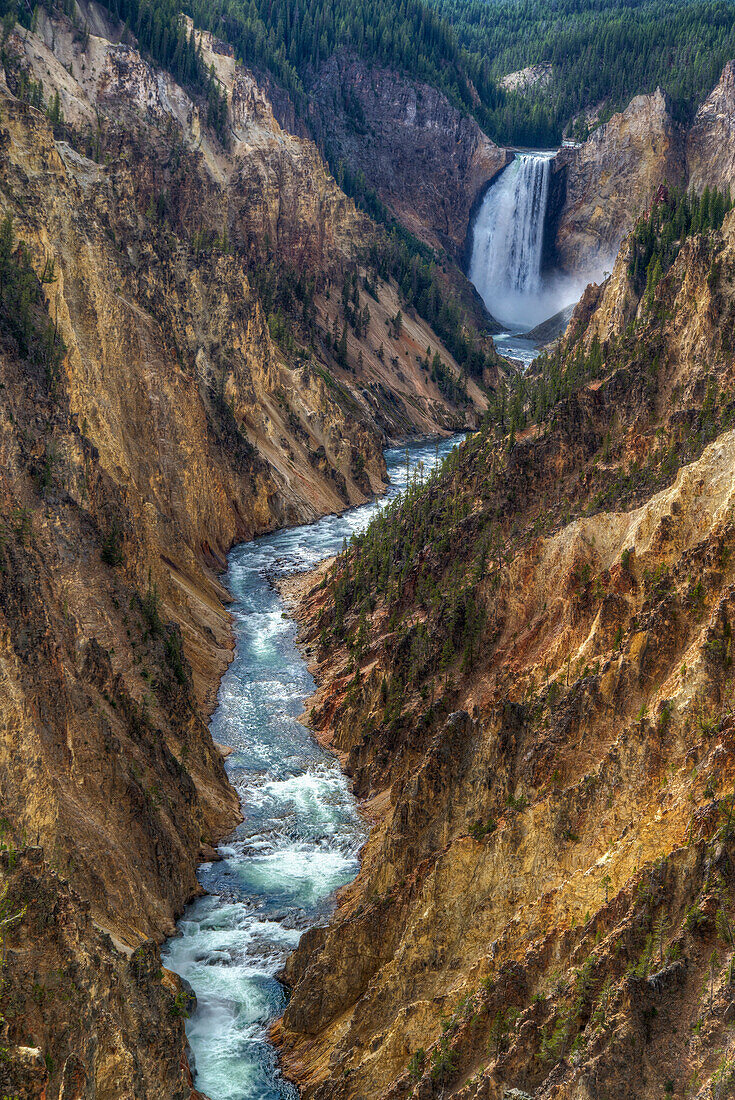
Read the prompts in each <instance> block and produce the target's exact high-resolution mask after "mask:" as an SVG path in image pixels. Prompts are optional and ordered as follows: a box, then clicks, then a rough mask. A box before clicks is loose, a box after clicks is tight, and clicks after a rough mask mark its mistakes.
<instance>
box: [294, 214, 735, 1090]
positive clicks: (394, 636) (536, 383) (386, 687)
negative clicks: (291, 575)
mask: <svg viewBox="0 0 735 1100" xmlns="http://www.w3.org/2000/svg"><path fill="white" fill-rule="evenodd" d="M660 201H662V202H665V201H666V200H665V199H663V198H662V199H661V200H660ZM664 221H665V220H664ZM631 247H632V244H631ZM630 268H631V256H630V254H629V253H628V254H624V255H621V257H620V258H619V260H618V263H617V265H616V268H615V271H614V273H613V275H612V278H611V279H610V280H609V282H608V283H607V284H606V285H605V287H603V288H602V290H601V291H594V292H590V296H588V298H587V300H586V301H584V302H583V303H582V305H581V306H580V307H579V310H578V313H577V316H576V317H575V319H574V320H573V322H572V326H571V328H570V331H569V335H568V337H567V341H566V343H565V344H564V346H563V347H562V348H561V349H559V350H558V351H557V352H556V353H555V354H554V355H552V356H550V357H548V358H546V359H545V360H543V359H542V360H541V361H540V362H539V364H538V365H537V368H536V373H535V375H534V374H533V373H532V374H531V375H530V376H527V377H526V378H525V379H523V380H520V381H519V382H518V383H517V385H516V387H515V388H511V390H510V391H509V392H508V393H507V394H506V396H505V398H503V397H502V395H501V396H500V398H499V403H498V404H497V405H495V407H494V408H493V409H492V410H491V414H490V418H489V422H488V424H487V426H486V427H485V428H484V429H483V431H481V432H480V433H478V434H476V435H475V436H474V437H472V439H471V440H470V441H469V442H468V443H467V444H465V445H464V446H463V447H462V448H461V449H460V451H459V453H458V454H457V456H456V457H455V458H454V459H452V460H450V461H449V463H448V464H447V466H446V468H445V470H444V472H443V473H442V475H441V476H440V477H439V478H437V479H435V480H434V481H432V482H431V483H430V484H429V485H428V486H420V485H419V484H418V483H417V484H416V486H415V487H414V489H413V491H412V493H411V494H410V496H409V499H408V500H407V501H406V502H405V503H404V504H403V505H402V506H401V507H397V508H395V509H394V510H393V511H392V512H390V513H389V514H388V515H387V516H385V517H384V518H383V519H382V520H381V521H379V522H378V523H376V524H375V525H374V526H373V528H372V529H371V530H370V531H369V532H368V533H367V534H366V535H365V536H364V537H363V538H362V539H361V540H360V541H359V542H358V544H357V546H355V547H354V548H353V549H352V550H350V551H349V552H348V553H347V554H346V555H344V556H342V557H341V558H340V559H338V560H337V562H336V564H335V565H333V566H329V567H327V568H326V569H325V570H323V571H322V574H321V576H317V577H316V578H314V579H312V580H307V581H305V582H302V583H301V584H300V585H297V586H296V587H295V590H294V591H292V596H293V598H294V600H295V606H296V608H297V611H298V614H299V615H300V617H301V620H302V635H303V641H304V645H305V646H306V647H307V648H308V649H309V651H310V652H311V655H312V658H313V661H314V670H315V674H316V677H317V680H318V683H319V685H320V686H319V691H318V693H317V695H316V696H315V698H314V700H313V709H312V711H311V717H312V722H313V725H314V728H315V729H316V730H317V732H318V735H319V736H320V737H321V738H323V739H325V740H326V741H328V742H329V743H330V744H332V745H334V747H335V748H336V749H337V750H338V751H340V752H341V753H343V754H344V758H345V762H346V767H347V770H348V772H349V774H350V775H351V776H352V777H353V779H354V783H355V787H356V790H357V792H358V793H359V794H360V795H361V796H362V797H363V799H364V800H365V802H364V807H365V812H366V814H368V815H369V817H370V818H371V820H373V822H374V824H373V828H372V831H371V834H370V839H369V841H368V844H367V848H366V851H365V855H364V859H363V865H362V869H361V872H360V875H359V876H358V878H357V880H356V882H355V883H354V884H353V885H352V886H351V887H349V888H348V889H346V890H345V891H344V892H343V894H342V896H341V900H340V904H339V907H338V909H337V912H336V914H335V917H334V918H333V920H332V921H331V923H330V924H329V925H328V926H327V927H326V928H325V929H318V930H314V931H312V932H311V933H309V934H308V935H307V936H306V937H305V938H304V940H303V941H302V944H301V945H300V947H299V949H298V950H297V952H296V954H295V955H294V956H293V957H292V959H291V960H290V962H289V964H288V966H287V968H286V974H285V976H286V978H287V980H288V981H289V983H290V984H291V985H292V987H293V993H292V997H291V1000H290V1003H289V1006H288V1008H287V1010H286V1013H285V1015H284V1017H283V1020H282V1021H281V1022H280V1023H279V1024H278V1025H277V1027H276V1028H275V1029H274V1036H275V1038H276V1040H277V1041H278V1043H279V1045H280V1047H281V1049H282V1052H283V1058H284V1065H285V1067H286V1069H287V1072H289V1073H291V1074H293V1075H294V1076H295V1077H296V1078H297V1079H298V1080H299V1082H300V1083H301V1086H302V1088H303V1090H304V1094H305V1095H306V1096H309V1097H319V1098H327V1097H335V1096H338V1097H345V1098H347V1097H358V1096H370V1097H379V1096H385V1097H387V1096H390V1097H406V1096H416V1097H421V1098H422V1100H423V1098H426V1097H431V1096H447V1095H456V1096H462V1097H467V1098H470V1097H482V1098H492V1100H495V1098H497V1100H500V1098H510V1097H514V1098H515V1097H518V1098H520V1097H526V1096H533V1097H551V1096H554V1097H556V1098H561V1097H569V1098H572V1097H574V1098H575V1100H581V1098H590V1100H591V1098H599V1097H603V1096H604V1097H620V1098H623V1097H626V1098H631V1097H636V1098H639V1097H640V1098H644V1097H645V1098H648V1097H651V1098H653V1097H660V1096H662V1095H674V1096H682V1097H683V1096H698V1097H702V1098H704V1097H705V1096H707V1097H709V1096H724V1095H727V1090H728V1089H729V1088H731V1085H732V1081H733V1080H734V1079H735V1051H734V1050H733V1047H732V1039H731V1035H730V1025H729V1022H728V1021H730V1020H731V1019H732V1015H733V1012H735V1007H734V1006H735V993H734V990H735V986H734V984H733V965H732V964H733V948H734V944H735V939H734V937H733V935H732V927H733V920H734V919H735V895H734V894H733V890H734V889H735V835H734V834H733V805H734V801H735V796H734V795H733V782H734V779H735V768H734V761H733V752H734V751H735V746H734V744H733V715H732V655H731V648H732V646H731V635H732V615H733V608H732V594H733V584H734V583H735V573H734V572H733V540H734V539H735V529H734V528H733V505H734V503H735V498H734V496H733V494H734V492H735V482H734V481H733V470H735V432H734V431H733V429H732V423H733V413H734V411H735V409H734V407H733V389H732V387H733V376H732V354H731V351H732V340H733V333H734V330H733V322H734V314H733V309H734V307H735V218H733V215H732V214H731V215H729V217H728V218H727V219H726V220H725V222H724V225H723V228H722V230H721V231H711V232H708V233H705V234H697V233H694V234H692V235H690V236H688V237H687V238H686V239H685V240H682V241H680V242H679V247H678V251H677V254H676V256H675V258H674V259H673V261H672V262H671V265H670V266H668V267H667V269H666V270H665V273H664V274H663V276H662V278H661V279H660V281H658V282H657V283H655V284H654V286H653V288H652V289H650V288H649V290H648V292H641V290H640V286H639V285H637V284H636V283H635V281H634V279H633V275H632V274H631V271H630ZM595 296H596V297H595ZM623 299H624V300H623ZM315 582H316V583H315Z"/></svg>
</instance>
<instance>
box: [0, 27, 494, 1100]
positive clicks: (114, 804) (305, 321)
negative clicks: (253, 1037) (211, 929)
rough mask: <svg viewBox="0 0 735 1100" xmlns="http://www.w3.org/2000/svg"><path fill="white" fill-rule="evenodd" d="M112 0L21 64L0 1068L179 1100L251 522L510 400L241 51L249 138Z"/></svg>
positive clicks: (3, 110) (5, 367) (363, 492)
mask: <svg viewBox="0 0 735 1100" xmlns="http://www.w3.org/2000/svg"><path fill="white" fill-rule="evenodd" d="M86 21H87V28H84V27H82V26H81V25H80V22H79V20H77V22H76V23H74V22H72V21H71V20H70V19H68V18H66V17H65V16H63V15H58V16H55V17H54V19H53V20H51V19H50V18H49V17H48V15H47V14H46V13H45V12H44V11H43V10H40V11H39V16H38V24H37V32H36V33H30V32H28V31H26V30H23V29H21V28H16V30H15V31H11V33H10V34H9V36H8V37H7V40H6V42H5V53H4V64H5V71H4V73H3V76H2V81H0V150H1V152H0V223H2V232H1V233H0V237H1V241H0V264H1V265H2V294H1V295H0V311H1V317H0V320H1V324H0V384H1V386H2V391H1V392H2V399H1V401H0V454H1V455H2V463H1V464H0V499H1V500H2V508H1V509H0V512H1V514H2V523H1V524H0V685H1V693H2V698H3V706H2V713H1V714H0V727H1V729H2V749H1V752H0V813H1V814H2V836H3V840H2V844H3V846H4V848H5V849H6V852H7V853H9V855H8V859H9V860H10V862H9V863H8V864H7V874H5V875H4V876H3V887H2V890H3V891H4V893H3V895H2V898H3V901H2V904H3V906H4V907H5V908H4V913H5V914H6V915H7V916H8V917H9V918H12V920H10V921H9V924H8V927H7V931H6V932H5V949H6V950H7V957H8V960H9V964H8V965H9V967H10V972H11V976H10V978H9V980H8V981H6V982H5V983H4V986H3V992H2V1021H0V1023H1V1025H2V1042H3V1049H4V1050H5V1052H6V1054H7V1058H4V1060H3V1066H2V1071H1V1076H2V1082H3V1089H4V1091H5V1092H7V1094H8V1095H14V1096H15V1095H17V1096H18V1097H26V1096H27V1097H37V1096H39V1095H44V1096H45V1097H46V1098H47V1100H51V1098H52V1097H57V1096H63V1097H65V1098H66V1097H72V1096H80V1097H81V1096H85V1097H86V1096H90V1097H91V1096H95V1097H98V1098H101V1097H105V1098H108V1097H109V1098H112V1097H119V1098H121V1100H122V1098H123V1097H125V1098H126V1100H127V1098H129V1097H140V1098H141V1100H143V1098H146V1100H147V1098H150V1097H153V1096H161V1097H162V1098H163V1097H164V1096H165V1097H171V1096H181V1097H182V1098H183V1097H188V1096H189V1095H190V1093H191V1087H192V1086H191V1075H190V1073H189V1070H188V1066H187V1063H186V1058H185V1054H184V1033H183V1018H184V1016H185V1014H186V1006H187V1003H188V1002H187V996H186V993H185V991H183V990H181V989H179V988H178V986H177V983H176V981H175V980H174V979H173V978H172V977H171V976H168V975H166V974H165V973H162V971H161V968H160V959H159V957H158V950H157V947H156V943H157V942H160V941H161V940H162V938H163V937H165V936H167V935H169V934H170V933H171V932H172V931H173V929H174V921H175V919H176V917H177V916H178V915H179V914H180V912H181V910H182V908H183V906H184V904H185V903H186V901H187V900H188V899H189V898H191V897H192V896H193V895H194V894H195V893H196V892H197V890H198V885H197V881H196V875H195V870H196V866H197V863H198V862H200V861H201V860H202V859H203V858H208V857H211V856H212V855H213V854H214V853H213V850H212V847H211V846H212V844H213V843H214V842H215V841H216V840H217V839H218V838H219V837H221V836H222V835H223V834H224V833H226V832H227V831H228V830H229V829H230V828H232V827H233V826H234V824H235V823H236V822H237V820H238V817H239V810H238V806H237V800H236V797H235V794H234V792H233V791H232V789H231V788H230V786H229V784H228V782H227V778H226V775H225V771H224V767H223V763H222V759H221V756H220V753H219V751H218V749H217V747H216V746H215V745H214V744H213V742H212V739H211V736H210V734H209V732H208V729H207V724H206V721H207V717H208V714H209V713H210V712H211V709H212V708H213V706H214V703H215V699H216V691H217V684H218V681H219V677H220V676H221V674H222V672H223V670H224V669H225V668H226V666H227V663H228V662H229V660H230V657H231V635H230V627H229V617H228V613H227V610H226V602H227V593H226V592H225V590H224V589H223V587H222V584H221V582H220V580H219V579H218V576H217V573H218V571H219V570H220V569H221V568H222V567H223V565H224V563H225V556H226V553H227V551H228V550H229V548H230V547H231V546H232V545H233V543H234V542H236V541H238V540H242V539H249V538H252V537H253V536H254V535H256V534H258V533H259V532H263V531H267V530H271V529H273V528H274V527H276V526H280V525H284V524H288V523H294V522H304V521H308V520H311V519H314V518H316V517H317V516H319V515H321V514H323V513H325V512H328V511H336V510H340V509H342V508H344V507H346V506H348V505H350V504H355V503H358V502H360V501H363V500H365V499H366V497H367V496H369V495H370V494H372V493H373V492H375V491H379V490H380V489H381V488H382V487H383V485H384V477H385V465H384V461H383V458H382V448H383V446H384V445H385V443H386V441H387V440H388V439H389V438H393V439H395V438H405V437H406V436H410V435H417V434H426V433H427V432H432V431H443V430H451V429H453V428H455V427H458V426H460V425H462V424H466V423H473V422H474V421H475V418H476V417H477V415H478V414H479V413H480V412H481V410H482V409H483V408H484V405H485V401H486V398H485V397H484V394H483V393H482V391H481V389H480V388H479V387H478V385H477V384H476V383H475V382H473V381H472V380H471V379H470V380H468V381H467V383H466V385H465V383H464V382H462V384H461V386H460V371H459V368H458V367H457V364H456V363H455V361H454V360H453V358H452V356H451V355H450V353H449V352H448V351H447V350H446V349H445V348H444V347H443V346H442V344H441V342H440V341H439V340H438V338H437V337H436V335H435V333H433V332H432V331H431V329H430V328H429V327H428V326H427V325H426V324H425V322H423V321H422V320H421V319H420V318H419V317H417V316H416V315H414V314H413V313H412V312H411V311H406V314H405V316H404V317H403V320H402V323H399V322H397V321H396V320H395V318H396V316H397V314H399V313H400V311H401V305H402V298H401V294H400V291H399V289H398V288H397V287H396V286H395V284H392V283H391V282H390V281H388V280H384V279H377V278H376V279H374V280H373V281H372V282H371V283H370V288H371V289H370V293H368V292H367V290H366V289H365V280H364V279H363V273H364V268H362V267H361V266H360V264H361V257H362V256H363V255H364V254H365V253H366V252H367V251H368V250H369V248H370V247H371V246H372V245H373V243H374V242H375V241H376V239H377V238H376V234H377V231H376V229H375V227H374V226H373V225H372V223H370V221H369V220H368V219H367V218H366V217H365V216H364V215H362V214H360V213H358V212H357V211H356V209H355V207H354V205H353V203H352V202H351V201H350V200H349V199H348V198H347V197H346V196H345V195H344V194H343V193H342V191H341V190H340V189H339V187H338V186H337V184H336V183H335V181H334V180H333V179H332V177H331V176H330V174H329V172H328V170H327V169H326V167H325V166H324V164H323V162H322V160H321V158H320V156H319V154H318V152H317V150H316V148H315V146H314V145H313V143H311V142H309V141H306V140H303V139H298V138H295V137H292V136H291V135H288V134H287V133H285V132H284V131H283V130H282V129H281V128H280V126H279V125H278V123H277V122H276V121H275V118H274V115H273V111H272V109H271V106H270V103H269V101H268V99H267V97H266V95H265V93H264V92H263V90H262V89H261V88H260V87H259V86H258V84H257V83H256V81H255V79H254V78H253V76H252V75H251V74H250V73H248V72H247V71H245V70H243V69H242V68H241V67H239V66H237V65H236V64H235V62H234V60H233V58H232V56H231V51H229V52H228V50H227V48H226V47H224V46H222V44H220V43H217V42H216V41H215V40H213V39H212V38H211V37H210V36H206V35H205V36H201V40H200V45H201V51H202V55H203V57H204V59H205V63H206V65H207V66H210V65H211V66H213V67H214V71H215V74H216V76H217V77H218V79H219V80H220V81H221V86H222V87H223V88H225V89H226V91H227V96H228V111H229V114H228V138H227V144H226V145H222V144H221V142H220V141H219V139H218V138H217V136H216V134H215V133H214V132H213V131H212V130H211V129H210V128H208V126H207V125H206V104H202V103H199V102H196V101H195V100H194V99H192V98H191V96H190V95H189V93H187V92H186V91H185V90H184V89H183V88H181V87H180V86H178V85H177V84H176V83H175V82H174V81H173V80H172V79H171V77H170V76H169V75H167V74H165V73H162V72H158V71H156V70H155V69H153V68H152V67H151V66H150V65H149V64H148V63H147V62H146V61H144V60H143V59H142V58H141V56H140V54H139V53H138V52H137V50H136V49H135V48H134V46H133V45H131V44H129V43H128V42H126V41H125V37H126V36H125V35H124V34H123V28H122V27H115V26H112V25H110V24H109V22H108V19H107V17H106V16H105V14H104V12H103V11H102V9H99V8H96V7H95V6H94V5H90V6H89V8H88V9H87V10H86ZM348 277H349V278H350V280H351V282H350V287H351V289H350V308H351V309H354V311H355V314H357V313H358V311H359V315H360V323H359V325H357V324H355V325H350V324H348V321H347V318H346V315H345V310H344V309H343V307H342V306H341V305H340V291H341V290H342V288H343V285H344V284H345V281H346V280H347V278H348ZM368 300H369V302H370V308H369V310H368V309H367V301H368ZM340 330H341V334H342V335H341V338H338V337H339V332H340ZM427 348H430V349H431V355H432V356H433V355H434V353H435V352H436V353H437V356H438V357H440V358H441V360H442V363H443V368H442V369H443V372H444V373H443V375H442V382H443V384H444V390H442V389H441V388H440V386H439V383H438V381H437V378H436V375H435V376H434V377H433V378H432V375H431V372H430V371H429V369H428V368H427V367H426V365H425V362H424V360H425V357H426V355H427V351H426V349H427ZM448 386H449V387H450V388H451V387H454V390H452V392H455V391H456V392H458V393H459V391H460V390H461V393H460V396H459V398H458V403H456V402H455V401H454V400H453V399H452V398H451V397H447V396H446V392H447V387H448ZM123 1003H124V1004H125V1005H126V1006H127V1007H125V1008H122V1007H121V1005H123ZM82 1004H83V1005H84V1010H83V1011H82V1010H80V1009H79V1006H80V1005H82Z"/></svg>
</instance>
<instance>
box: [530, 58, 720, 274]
mask: <svg viewBox="0 0 735 1100" xmlns="http://www.w3.org/2000/svg"><path fill="white" fill-rule="evenodd" d="M733 184H735V62H732V61H731V62H728V64H727V65H726V66H725V68H724V70H723V72H722V76H721V77H720V80H719V82H718V83H717V85H716V86H715V88H714V89H713V91H712V93H711V94H710V95H709V96H708V97H707V99H706V100H705V102H704V103H703V104H702V106H701V107H700V108H699V110H698V111H697V113H696V115H695V117H694V120H693V122H692V123H691V125H690V126H688V127H684V126H681V125H678V124H677V123H675V121H674V119H673V118H672V115H671V111H670V109H669V105H668V104H667V101H666V97H665V96H664V95H663V94H662V92H661V91H660V90H659V91H656V92H655V93H654V94H653V95H646V96H637V97H636V98H635V99H633V100H632V101H631V103H630V105H629V106H628V107H627V108H626V110H625V111H622V112H621V113H620V114H617V115H614V116H613V117H612V118H611V119H610V121H609V122H607V123H606V124H604V125H603V126H600V127H599V128H598V129H597V130H595V131H594V133H593V134H592V135H591V137H590V138H589V139H588V140H587V141H586V142H584V143H583V144H582V145H577V146H571V145H570V146H564V147H563V148H562V149H560V151H559V153H558V155H557V156H556V157H555V159H554V163H553V172H552V180H551V188H550V198H549V212H548V220H547V227H546V241H545V262H546V265H547V266H548V267H555V266H560V267H561V268H562V270H564V271H566V272H568V273H575V274H577V273H582V274H584V275H589V276H590V277H594V278H596V279H597V280H599V278H600V275H601V274H602V272H603V271H604V269H608V270H611V269H612V261H613V259H614V257H615V256H616V254H617V250H618V248H619V247H620V244H621V242H622V240H623V238H624V237H625V236H626V234H627V233H628V232H629V230H630V229H631V227H632V225H633V223H634V222H635V220H636V218H637V217H638V216H639V215H640V213H641V211H643V210H645V209H647V207H648V206H649V205H650V203H651V201H652V200H653V198H654V196H655V195H656V193H657V191H658V189H659V188H660V187H661V186H663V185H667V186H685V187H687V188H691V189H693V190H694V191H696V192H697V193H701V192H702V191H704V188H705V187H710V188H715V187H718V188H720V189H722V190H724V189H725V188H726V187H732V186H733Z"/></svg>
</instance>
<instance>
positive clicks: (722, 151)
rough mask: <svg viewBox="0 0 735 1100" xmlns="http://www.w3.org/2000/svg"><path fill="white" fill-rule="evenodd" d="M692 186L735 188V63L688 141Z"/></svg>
mask: <svg viewBox="0 0 735 1100" xmlns="http://www.w3.org/2000/svg"><path fill="white" fill-rule="evenodd" d="M686 161H687V174H688V179H689V186H690V187H693V188H694V189H695V191H703V190H704V188H705V187H706V186H707V185H709V186H710V187H718V188H720V190H724V189H725V187H730V188H731V189H732V188H733V187H735V61H728V63H727V65H726V66H725V68H724V69H723V72H722V76H721V77H720V80H719V82H718V84H717V85H716V87H715V88H714V89H713V91H712V93H711V94H710V95H709V96H708V97H707V99H705V101H704V103H703V104H702V106H701V107H700V108H699V110H698V111H697V114H696V116H695V118H694V122H693V123H692V125H691V127H690V129H689V132H688V133H687V139H686Z"/></svg>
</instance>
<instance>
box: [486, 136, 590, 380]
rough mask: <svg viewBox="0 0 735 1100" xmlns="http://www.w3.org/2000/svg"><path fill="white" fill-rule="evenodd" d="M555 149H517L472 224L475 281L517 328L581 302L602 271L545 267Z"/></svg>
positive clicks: (499, 316) (500, 316)
mask: <svg viewBox="0 0 735 1100" xmlns="http://www.w3.org/2000/svg"><path fill="white" fill-rule="evenodd" d="M554 155H555V153H554V152H553V151H551V152H527V153H518V154H516V156H515V157H514V159H513V160H512V161H511V163H510V164H509V165H508V167H507V168H505V169H503V171H502V172H501V173H500V175H499V176H498V178H497V179H496V180H495V182H494V183H493V184H492V185H491V186H490V187H489V188H488V190H487V193H486V194H485V197H484V199H483V201H482V205H481V207H480V210H479V212H478V214H477V217H476V219H475V224H474V226H473V229H472V253H471V257H470V266H469V278H470V281H471V282H472V283H474V285H475V287H476V288H477V290H478V292H479V294H480V297H481V298H482V300H483V301H484V303H485V305H486V306H487V309H488V312H489V313H491V314H492V316H493V317H495V318H496V320H498V321H500V322H501V323H502V324H504V325H508V327H510V328H512V329H513V330H514V332H515V333H516V334H521V333H523V332H528V330H529V329H532V328H534V326H535V325H538V324H539V323H540V322H541V321H545V320H546V319H547V318H549V317H552V316H553V315H554V314H555V313H558V311H559V310H561V309H564V308H565V307H566V306H569V305H572V304H573V303H574V302H577V301H578V300H579V298H580V297H581V295H582V292H583V291H584V288H585V286H586V285H587V283H588V282H589V280H590V278H592V277H593V274H594V275H596V274H597V273H596V272H595V273H593V272H588V273H585V275H584V276H581V277H575V276H572V275H565V274H561V273H558V272H557V273H553V272H551V273H545V274H543V273H542V270H541V267H542V259H543V246H544V225H545V221H546V208H547V204H548V197H549V181H550V176H551V161H552V158H553V157H554ZM520 357H521V358H524V356H522V355H521V356H520Z"/></svg>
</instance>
